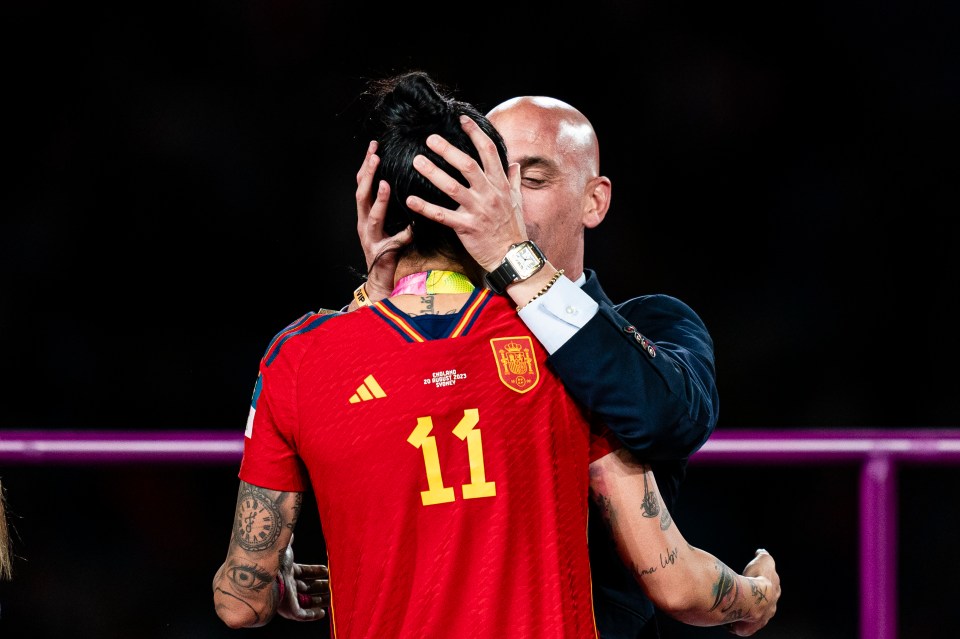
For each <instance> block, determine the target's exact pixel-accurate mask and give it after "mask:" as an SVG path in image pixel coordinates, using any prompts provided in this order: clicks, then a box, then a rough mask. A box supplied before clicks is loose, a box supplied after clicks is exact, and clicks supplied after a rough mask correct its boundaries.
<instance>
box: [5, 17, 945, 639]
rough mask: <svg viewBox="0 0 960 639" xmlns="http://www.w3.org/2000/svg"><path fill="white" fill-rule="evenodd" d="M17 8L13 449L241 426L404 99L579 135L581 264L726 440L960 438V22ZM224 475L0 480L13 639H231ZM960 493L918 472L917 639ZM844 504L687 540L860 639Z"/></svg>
mask: <svg viewBox="0 0 960 639" xmlns="http://www.w3.org/2000/svg"><path fill="white" fill-rule="evenodd" d="M0 12H2V15H3V16H4V19H3V25H4V26H3V31H4V37H3V38H0V40H2V44H0V47H2V51H3V60H4V62H3V69H4V75H3V80H2V82H3V87H4V91H3V93H4V95H5V97H4V100H3V102H4V111H5V118H4V121H5V125H6V126H5V127H4V150H5V151H6V153H5V155H6V156H7V158H8V161H7V163H6V165H7V168H6V169H5V177H6V179H5V180H4V182H5V187H4V189H3V191H2V196H0V197H2V212H0V216H2V226H0V266H2V269H0V287H2V288H0V339H2V342H0V345H2V352H3V353H4V355H5V360H6V362H5V363H6V365H5V366H4V367H3V373H2V383H3V386H2V388H3V399H4V402H3V403H4V409H3V411H2V412H0V429H13V428H30V429H116V430H164V429H176V430H185V429H223V430H225V431H230V430H232V431H239V430H240V429H242V428H243V424H244V422H245V419H246V413H247V408H248V400H249V395H250V391H251V389H252V383H253V380H254V376H255V372H256V364H257V361H258V359H259V356H260V354H261V352H262V350H263V348H264V347H265V345H266V343H267V342H268V340H269V339H270V338H271V337H272V336H273V335H274V333H275V332H276V331H277V330H279V329H280V328H282V327H283V326H284V325H285V324H286V323H287V322H289V321H291V320H292V319H294V318H296V317H298V316H299V315H300V314H302V313H303V312H305V311H306V310H309V309H312V308H316V307H318V306H339V305H341V304H343V303H345V302H346V301H347V300H348V299H349V295H350V292H351V291H352V289H353V288H354V287H355V286H356V284H357V283H358V280H357V278H356V276H355V275H354V274H353V269H355V268H359V267H362V266H363V264H362V255H361V253H360V250H359V247H358V245H357V242H356V240H355V217H354V203H353V190H354V186H355V181H354V176H355V173H356V170H357V167H358V166H359V163H360V161H361V160H362V158H363V152H364V149H365V146H366V141H367V140H366V139H365V138H363V137H362V135H361V134H360V133H359V132H360V122H361V119H362V117H363V111H362V109H361V108H360V104H359V102H358V101H357V96H358V95H359V94H360V92H361V91H362V89H363V85H364V81H365V80H366V79H367V78H370V77H379V76H382V75H385V74H388V73H392V72H395V71H400V70H406V69H410V68H422V69H425V70H427V71H429V72H430V73H431V74H433V75H434V76H435V77H436V78H437V79H439V80H441V81H442V82H444V83H446V84H448V85H450V86H452V87H454V88H455V89H456V90H457V93H458V95H459V97H462V98H463V99H466V100H469V101H472V102H474V103H475V104H477V105H478V106H479V107H480V108H481V109H483V110H486V109H487V108H490V107H492V106H493V105H495V104H497V103H498V102H500V101H501V100H504V99H506V98H509V97H512V96H514V95H520V94H544V95H552V96H555V97H558V98H561V99H564V100H566V101H568V102H570V103H572V104H574V105H576V106H577V107H579V108H580V109H581V110H582V111H583V112H584V113H585V114H586V115H587V116H588V117H589V118H590V119H591V120H592V121H593V123H594V125H595V128H596V129H597V132H598V135H599V137H600V141H601V149H602V157H603V160H602V162H603V164H602V167H601V168H602V171H603V172H604V173H605V174H606V175H608V176H610V177H611V179H612V180H613V183H614V192H613V204H612V209H611V212H610V214H609V215H608V217H607V219H606V220H605V221H604V223H603V224H602V225H601V226H600V227H599V228H597V229H595V230H593V231H591V232H589V233H588V235H587V257H586V262H587V265H588V266H592V267H594V268H596V269H597V270H598V271H599V272H600V273H601V275H602V281H603V282H604V284H605V286H606V288H607V290H608V292H609V293H610V294H611V295H612V296H613V297H614V298H615V299H624V298H626V297H629V296H632V295H636V294H641V293H649V292H664V293H669V294H673V295H676V296H678V297H680V298H682V299H684V300H685V301H687V302H688V303H689V304H690V305H691V306H693V307H694V308H695V309H696V310H697V311H698V312H699V313H700V314H701V315H702V317H703V318H704V319H705V321H706V322H707V324H708V326H709V327H710V329H711V332H712V333H713V336H714V338H715V341H716V347H717V360H718V381H719V385H720V392H721V413H720V423H719V425H718V428H720V429H724V428H729V429H734V428H783V429H796V428H804V427H825V428H833V427H871V428H920V427H957V426H960V401H958V399H957V395H958V393H957V390H956V386H957V375H956V373H955V372H954V367H953V359H954V358H955V357H956V355H957V354H958V352H960V344H958V339H957V331H956V326H957V320H958V319H960V313H958V309H957V291H956V289H957V275H958V272H960V271H958V258H957V246H958V239H960V233H958V223H957V211H958V210H960V209H958V206H957V205H958V197H957V195H958V193H957V191H958V181H957V177H956V174H957V162H956V159H955V149H956V141H957V140H956V136H955V135H954V134H953V132H952V128H951V125H952V124H953V121H954V120H955V119H956V114H957V112H958V106H960V79H958V75H957V73H958V67H957V61H958V56H957V41H956V38H955V37H954V36H953V34H954V33H955V32H956V27H957V17H958V13H960V11H958V9H957V7H956V5H951V4H949V3H946V2H935V3H927V4H924V5H919V4H915V3H909V2H904V1H902V0H895V1H893V2H885V3H858V2H838V3H834V2H814V3H761V2H754V1H749V2H742V3H736V4H735V5H734V6H730V4H729V3H706V2H685V3H684V2H681V3H670V4H669V6H667V5H666V4H664V3H649V2H638V3H624V2H594V3H589V4H587V5H583V6H566V5H564V6H557V5H549V4H542V3H541V4H540V5H538V6H535V7H528V6H526V5H519V6H518V5H509V6H507V5H503V6H500V5H498V6H495V7H486V8H485V7H482V6H479V5H471V6H460V7H457V6H453V5H450V4H445V5H441V4H437V5H432V4H430V3H427V4H419V3H418V5H417V7H416V8H413V7H411V6H409V5H406V4H403V5H401V4H396V5H390V6H386V7H383V6H373V5H364V4H362V3H353V4H351V6H349V7H330V6H327V5H326V4H325V3H310V2H301V1H288V2H266V1H259V2H246V3H228V2H196V3H179V4H178V3H170V2H167V3H133V4H131V5H130V6H119V5H118V6H109V5H100V6H91V5H88V4H82V3H80V4H78V3H71V4H67V3H62V4H59V3H53V2H46V3H42V2H38V3H20V4H17V5H14V6H6V7H4V8H3V9H2V10H0ZM2 436H3V435H2V430H0V438H2ZM235 470H236V469H235V468H233V467H223V466H210V467H203V466H183V467H170V466H156V467H151V466H149V465H146V466H143V467H137V468H130V467H126V466H120V467H113V466H101V467H98V468H89V467H83V466H50V467H44V468H39V467H20V466H8V467H5V468H0V479H3V481H4V485H5V486H6V487H7V489H8V492H9V495H8V498H9V500H10V503H11V510H12V513H11V515H12V523H13V524H14V526H15V529H16V538H15V541H16V542H17V546H16V549H17V552H18V555H19V557H20V559H18V564H17V566H16V569H17V573H18V578H17V580H16V581H15V582H14V583H11V584H3V585H0V605H2V616H0V633H3V636H4V637H6V636H26V635H27V632H28V631H29V632H32V634H31V636H62V635H61V634H60V633H61V632H62V631H64V630H65V629H69V630H70V631H71V632H73V633H75V634H76V635H78V636H142V637H154V636H156V637H192V636H205V637H212V636H219V635H218V633H222V634H224V636H226V635H227V634H228V633H226V632H225V629H221V627H220V626H218V625H217V620H216V619H215V617H213V615H212V606H211V605H210V594H209V579H210V578H211V577H212V575H213V570H214V569H215V568H216V566H217V564H218V563H219V561H220V560H222V554H223V552H224V550H225V547H226V539H227V537H228V534H229V533H228V526H229V523H228V522H229V517H230V514H231V512H232V506H233V504H232V500H233V493H234V491H235V488H236V477H235ZM957 475H958V473H957V472H956V471H955V470H954V469H952V468H949V467H948V468H936V469H933V468H929V469H924V468H912V469H910V470H909V471H907V472H905V473H904V477H903V481H902V486H901V495H902V496H903V500H904V501H905V502H906V504H905V505H904V506H905V507H904V508H903V509H902V515H903V519H902V526H903V531H902V533H901V550H902V561H903V562H904V565H903V566H902V567H901V573H902V574H903V575H904V576H905V578H908V579H911V578H912V579H914V580H915V581H917V582H921V583H922V584H925V585H923V586H921V585H920V583H917V584H911V587H910V588H904V589H903V590H902V596H903V597H904V601H903V602H902V606H903V609H902V610H901V619H902V626H903V629H904V632H905V636H910V637H922V636H936V634H935V633H933V631H932V630H930V632H931V634H929V635H926V634H924V633H925V632H927V629H928V628H936V627H937V626H938V624H940V625H942V623H941V622H940V621H939V620H941V619H945V618H946V617H945V615H946V611H943V610H941V603H942V600H941V599H940V597H941V590H942V588H944V587H945V583H944V582H941V581H940V579H941V577H940V576H939V575H940V573H941V571H943V570H945V571H946V573H947V574H949V572H952V571H955V570H956V569H957V568H958V566H957V565H956V562H957V560H956V559H955V558H954V557H953V556H952V553H950V551H949V548H950V543H951V542H950V540H951V539H952V537H951V534H950V531H951V530H952V529H953V528H955V526H956V519H957V517H956V514H955V512H954V511H955V510H956V509H955V508H953V507H951V506H949V504H939V503H938V502H937V501H936V500H935V499H934V496H935V495H937V494H945V492H946V493H949V492H951V491H955V490H956V489H957V488H958V485H957V484H958V478H957ZM855 490H856V473H855V470H854V469H852V468H847V467H826V468H820V469H817V468H810V467H804V468H796V469H794V468H759V469H750V470H748V469H741V470H736V471H734V470H720V469H707V468H703V467H694V468H693V469H692V470H691V476H690V479H689V481H688V482H687V484H686V487H685V489H684V493H683V499H682V503H681V507H680V512H679V513H677V520H678V521H679V522H681V524H682V525H683V528H684V530H685V532H686V534H687V537H688V539H689V540H691V541H692V542H693V543H696V544H698V545H700V546H703V547H705V548H708V549H710V550H712V551H714V552H715V553H716V554H718V555H719V556H721V557H722V558H723V559H724V560H726V561H728V562H729V563H730V564H731V565H733V566H735V567H738V568H739V567H741V565H742V563H743V562H745V561H746V559H747V558H749V552H750V551H751V550H752V549H753V548H754V547H756V546H761V545H764V546H767V547H769V548H770V549H771V550H773V551H775V552H776V551H777V549H778V548H779V549H780V553H779V554H778V555H776V556H778V557H779V558H780V560H781V573H782V574H784V575H786V576H787V577H788V578H787V577H785V579H784V589H785V595H784V599H783V603H782V606H781V612H780V614H779V616H778V618H777V619H775V621H774V622H773V624H772V625H771V627H770V628H768V629H767V630H766V631H765V634H766V635H767V636H770V637H800V636H804V637H806V636H810V637H849V636H853V635H854V634H855V632H856V621H857V616H856V607H857V602H858V597H859V596H858V593H857V592H856V555H857V549H856V530H855V526H856V517H857V513H856V494H855ZM310 525H311V524H310V522H304V524H303V525H302V527H305V528H307V531H309V527H310ZM148 549H152V550H148ZM308 552H309V551H307V549H306V548H305V549H304V553H308ZM942 555H946V556H947V558H946V559H944V558H943V557H942ZM303 559H304V560H309V559H311V557H309V556H308V557H303ZM932 559H936V562H935V563H934V564H933V565H930V564H929V563H928V562H930V561H931V560H932ZM951 569H952V570H951ZM51 599H54V600H55V601H54V602H51ZM938 615H943V616H942V617H938ZM80 619H83V620H84V624H90V627H89V628H87V627H86V626H85V625H84V624H79V625H78V624H77V621H78V620H80ZM136 623H139V624H141V630H139V631H137V633H134V632H133V631H132V630H131V628H132V627H133V625H132V624H136ZM668 626H669V624H668ZM669 631H670V632H671V633H673V634H672V636H681V635H683V636H687V634H689V636H696V637H707V636H721V635H720V633H721V631H720V630H704V629H698V630H688V631H684V630H682V629H680V628H673V627H672V626H671V627H670V630H669ZM257 632H260V633H261V636H264V637H266V636H270V634H269V633H277V634H279V633H285V634H286V635H287V636H293V635H292V634H291V633H294V632H301V633H304V634H303V636H310V635H317V634H318V633H320V634H323V633H325V632H326V627H325V624H314V625H312V626H307V627H296V628H293V627H292V624H290V623H285V622H275V623H274V624H273V627H270V628H268V629H263V630H261V631H257ZM38 633H39V634H38ZM298 636H299V635H298Z"/></svg>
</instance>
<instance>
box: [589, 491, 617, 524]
mask: <svg viewBox="0 0 960 639" xmlns="http://www.w3.org/2000/svg"><path fill="white" fill-rule="evenodd" d="M594 502H595V503H596V504H597V508H599V509H600V514H601V515H602V516H603V520H604V521H605V522H607V523H608V524H610V525H611V526H612V525H613V523H614V522H616V520H617V514H616V511H614V509H613V503H612V502H611V501H610V498H609V497H607V496H606V495H604V494H603V493H599V492H596V493H594Z"/></svg>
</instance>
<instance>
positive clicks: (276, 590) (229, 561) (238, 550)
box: [213, 481, 303, 628]
mask: <svg viewBox="0 0 960 639" xmlns="http://www.w3.org/2000/svg"><path fill="white" fill-rule="evenodd" d="M302 503H303V493H294V492H282V491H278V490H267V489H264V488H259V487H257V486H254V485H252V484H248V483H247V482H244V481H241V482H240V489H239V491H238V493H237V506H236V512H235V513H234V519H233V532H232V533H231V535H230V546H229V548H228V549H227V558H226V560H225V561H224V562H223V565H221V566H220V568H219V570H217V573H216V575H215V576H214V578H213V603H214V607H215V609H216V611H217V616H219V617H220V619H222V620H223V622H224V623H225V624H227V625H228V626H230V627H231V628H252V627H257V626H262V625H264V624H266V623H267V622H269V621H270V620H271V619H272V618H273V616H274V615H275V614H276V613H277V609H278V606H279V605H280V604H281V601H280V587H279V582H278V580H277V575H278V574H279V573H280V572H281V570H283V569H285V570H287V571H290V570H291V569H292V566H290V565H285V564H284V563H283V562H284V558H285V556H286V553H287V547H288V545H289V543H290V540H291V537H292V535H293V529H294V526H296V523H297V518H298V517H299V514H300V506H301V504H302ZM291 554H292V553H291ZM285 583H286V582H285ZM295 595H296V593H290V592H286V593H284V596H295Z"/></svg>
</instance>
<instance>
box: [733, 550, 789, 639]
mask: <svg viewBox="0 0 960 639" xmlns="http://www.w3.org/2000/svg"><path fill="white" fill-rule="evenodd" d="M743 576H744V577H751V578H752V579H750V585H751V588H752V592H751V593H750V596H752V597H753V600H754V606H755V607H757V608H758V610H759V611H760V613H761V614H760V618H759V619H756V620H754V621H752V622H747V621H737V622H734V623H731V624H730V625H729V628H730V632H732V633H733V634H735V635H737V636H738V637H749V636H750V635H752V634H754V633H755V632H757V631H758V630H760V629H761V628H763V627H764V626H766V625H767V622H769V621H770V619H772V618H773V615H774V614H776V612H777V601H779V599H780V575H778V574H777V566H776V562H775V561H774V560H773V556H772V555H771V554H770V553H768V552H767V551H766V550H763V549H762V548H760V549H758V550H757V552H756V553H755V556H754V558H753V560H751V561H750V563H748V564H747V566H746V568H744V569H743Z"/></svg>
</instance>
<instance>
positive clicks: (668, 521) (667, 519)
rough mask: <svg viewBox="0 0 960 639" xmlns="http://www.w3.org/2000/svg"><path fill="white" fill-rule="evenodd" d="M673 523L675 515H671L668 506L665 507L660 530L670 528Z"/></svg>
mask: <svg viewBox="0 0 960 639" xmlns="http://www.w3.org/2000/svg"><path fill="white" fill-rule="evenodd" d="M672 523H673V517H671V516H670V511H669V510H667V507H666V506H664V507H663V514H662V515H661V516H660V530H667V529H668V528H670V524H672Z"/></svg>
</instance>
